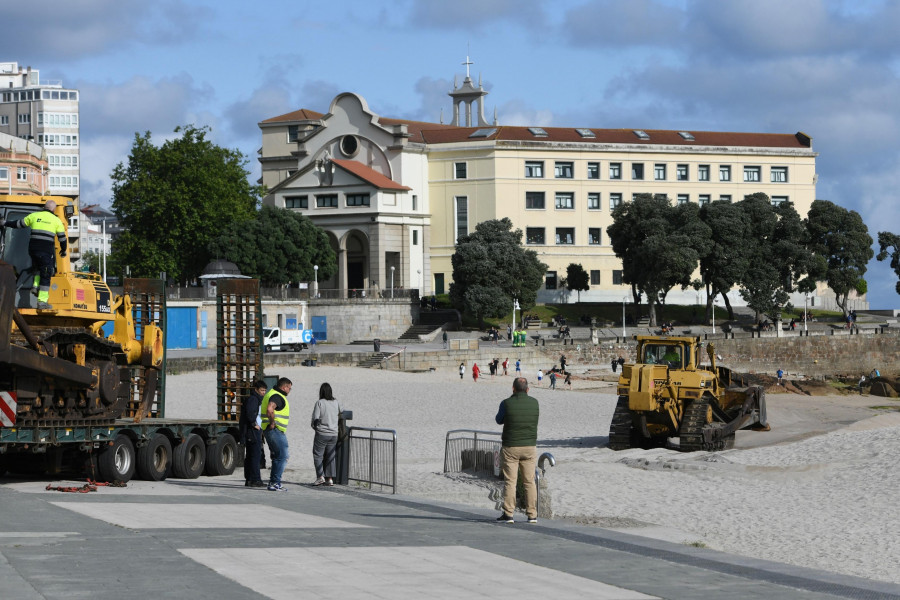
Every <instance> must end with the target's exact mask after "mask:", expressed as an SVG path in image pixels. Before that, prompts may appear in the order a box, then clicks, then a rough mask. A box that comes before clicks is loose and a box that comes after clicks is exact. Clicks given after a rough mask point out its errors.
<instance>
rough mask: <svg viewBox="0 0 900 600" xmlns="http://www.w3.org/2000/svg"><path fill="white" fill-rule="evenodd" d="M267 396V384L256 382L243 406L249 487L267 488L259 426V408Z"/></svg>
mask: <svg viewBox="0 0 900 600" xmlns="http://www.w3.org/2000/svg"><path fill="white" fill-rule="evenodd" d="M265 394H266V384H265V382H263V381H254V382H253V390H251V392H250V397H248V398H247V400H246V401H244V404H243V406H241V421H240V427H241V432H240V433H241V439H242V440H243V441H244V447H245V448H246V450H247V454H246V456H245V457H244V485H245V486H247V487H265V486H266V484H265V483H263V481H262V476H261V475H260V473H259V462H260V456H261V455H262V429H260V424H259V420H260V418H259V407H260V405H261V404H262V399H263V396H264V395H265Z"/></svg>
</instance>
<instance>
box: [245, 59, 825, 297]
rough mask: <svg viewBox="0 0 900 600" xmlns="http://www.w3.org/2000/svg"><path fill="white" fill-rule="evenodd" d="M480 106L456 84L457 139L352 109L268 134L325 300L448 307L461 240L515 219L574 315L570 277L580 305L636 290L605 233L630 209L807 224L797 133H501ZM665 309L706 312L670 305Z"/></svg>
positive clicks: (266, 129)
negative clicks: (373, 298)
mask: <svg viewBox="0 0 900 600" xmlns="http://www.w3.org/2000/svg"><path fill="white" fill-rule="evenodd" d="M486 94H487V92H486V91H484V89H483V87H482V86H481V83H480V81H479V83H478V84H477V85H476V84H475V83H474V82H473V81H472V80H471V78H470V77H469V76H466V78H465V79H464V80H463V82H462V84H455V85H454V90H453V91H452V92H450V96H451V98H452V101H453V112H452V119H451V122H450V123H448V124H444V123H425V122H420V121H411V120H405V119H396V118H387V117H383V116H381V115H377V114H375V113H373V112H372V111H371V110H370V109H369V108H368V105H367V104H366V101H365V99H363V98H362V97H361V96H359V95H356V94H352V93H344V94H340V95H339V96H337V97H336V98H335V99H334V100H333V101H332V103H331V106H330V107H329V108H328V111H327V112H326V113H319V112H315V111H311V110H307V109H303V110H298V111H295V112H292V113H288V114H285V115H281V116H277V117H273V118H271V119H267V120H265V121H263V122H261V123H260V124H259V127H260V129H261V131H262V141H263V143H262V150H261V153H260V162H261V165H262V180H261V181H262V183H263V184H264V185H265V186H266V187H267V189H268V194H267V195H266V196H265V198H264V200H263V202H264V203H265V204H271V205H274V206H278V207H284V208H289V209H292V210H297V211H299V212H302V213H303V214H304V215H306V216H308V217H309V218H311V219H312V220H313V221H314V222H315V223H316V224H317V225H319V226H320V227H323V228H324V229H325V230H326V231H327V232H328V235H329V239H330V241H331V244H332V246H333V247H334V249H335V251H336V252H337V255H338V257H339V265H338V267H339V268H338V275H337V276H335V278H333V279H332V280H331V281H326V282H319V284H320V287H321V288H322V289H328V288H332V289H335V290H353V289H381V290H384V289H387V288H389V287H393V288H395V289H396V288H399V287H403V288H407V289H416V290H421V293H423V294H427V295H430V294H432V293H438V294H440V293H445V292H447V291H448V289H449V284H450V282H451V280H452V266H451V262H450V257H451V256H452V255H453V253H454V250H455V243H456V240H457V239H458V238H459V237H460V236H462V235H465V234H467V233H469V232H472V231H474V229H475V226H476V225H477V224H478V223H480V222H483V221H486V220H490V219H499V218H503V217H509V218H510V219H511V220H512V222H513V224H514V226H515V228H517V229H520V230H521V231H522V233H523V237H522V243H523V245H525V246H526V247H528V248H530V249H533V250H535V251H536V252H537V253H538V256H539V258H540V260H541V261H542V262H544V263H546V264H547V265H548V269H547V273H546V276H545V283H544V286H543V289H542V290H541V291H540V292H539V294H538V301H539V302H568V301H575V295H574V294H571V295H570V294H569V293H568V292H567V291H566V290H565V289H563V286H562V285H561V284H560V280H561V279H562V278H563V277H564V276H565V272H566V267H567V265H569V264H570V263H579V264H581V265H582V267H583V268H584V269H585V271H587V272H588V273H589V274H590V290H589V291H588V292H582V293H581V300H582V301H596V302H600V301H604V302H609V301H621V300H622V298H623V296H625V295H627V294H629V293H630V286H628V285H625V284H623V283H622V273H621V261H619V259H617V258H616V256H615V255H614V253H613V251H612V247H611V246H610V244H609V239H608V237H607V235H606V228H607V227H608V226H609V225H610V224H611V223H612V216H611V212H612V210H613V209H614V208H615V207H616V206H618V205H619V204H621V203H622V202H628V201H630V200H631V199H632V198H633V197H634V195H636V194H641V193H649V194H659V195H665V196H666V197H668V198H669V200H670V201H671V202H673V203H686V202H693V203H698V204H701V205H702V204H706V203H709V202H712V201H715V200H730V201H738V200H741V199H743V198H744V196H746V195H749V194H753V193H756V192H764V193H766V194H767V195H768V196H769V197H770V198H771V200H772V202H773V203H779V202H786V201H790V202H792V203H793V204H794V206H795V208H796V209H797V211H798V212H799V213H800V214H801V215H803V216H805V215H806V214H807V212H808V211H809V208H810V206H811V204H812V202H813V200H814V199H815V190H816V179H817V176H816V156H817V155H816V153H815V152H814V151H813V148H812V139H811V138H810V137H809V136H807V135H806V134H804V133H801V132H797V133H783V134H768V133H730V132H709V131H693V130H692V131H668V130H639V129H597V128H589V127H585V128H576V127H537V126H535V127H524V126H522V127H518V126H501V125H499V124H498V122H497V118H496V115H494V117H493V119H492V120H491V121H490V122H489V121H488V120H487V119H486V118H485V116H484V99H485V96H486ZM823 292H824V290H823ZM729 299H730V300H731V301H732V303H733V304H735V305H742V304H744V302H743V301H742V300H741V299H740V297H739V296H738V295H737V292H736V291H734V292H730V293H729ZM668 301H670V302H679V303H695V302H697V303H699V302H701V301H705V298H700V297H699V296H698V295H697V293H696V292H694V291H692V290H688V291H687V292H681V291H680V290H677V289H676V290H672V292H671V293H670V295H669V297H668ZM799 303H800V304H801V305H802V303H803V299H802V297H800V298H799ZM795 304H796V302H795Z"/></svg>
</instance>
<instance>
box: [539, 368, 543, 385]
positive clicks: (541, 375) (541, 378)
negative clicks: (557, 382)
mask: <svg viewBox="0 0 900 600" xmlns="http://www.w3.org/2000/svg"><path fill="white" fill-rule="evenodd" d="M543 380H544V372H543V371H541V370H540V369H538V387H541V382H542V381H543Z"/></svg>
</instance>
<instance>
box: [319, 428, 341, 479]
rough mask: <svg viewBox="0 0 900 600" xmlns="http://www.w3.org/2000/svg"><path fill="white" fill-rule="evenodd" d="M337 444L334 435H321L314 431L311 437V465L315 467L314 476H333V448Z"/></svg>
mask: <svg viewBox="0 0 900 600" xmlns="http://www.w3.org/2000/svg"><path fill="white" fill-rule="evenodd" d="M336 446H337V436H336V435H322V434H321V433H318V432H316V437H315V438H314V439H313V465H315V467H316V477H330V478H333V477H334V476H335V468H334V467H335V465H334V449H335V447H336Z"/></svg>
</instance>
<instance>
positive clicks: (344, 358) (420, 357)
mask: <svg viewBox="0 0 900 600" xmlns="http://www.w3.org/2000/svg"><path fill="white" fill-rule="evenodd" d="M710 343H712V344H714V346H715V351H716V354H718V355H720V356H721V357H722V360H721V361H720V364H722V365H723V366H727V367H730V368H732V369H735V370H737V371H740V372H747V373H769V374H774V373H775V371H777V370H778V369H779V368H781V369H784V370H785V371H786V372H787V373H788V374H789V375H805V376H808V377H817V378H820V377H826V376H833V375H849V376H853V377H858V376H859V375H861V374H863V373H865V374H868V373H869V372H870V371H871V370H872V369H873V368H877V369H878V370H879V371H881V373H882V374H883V375H888V374H898V373H900V331H893V330H886V331H885V333H883V334H880V333H879V334H865V335H853V336H847V335H841V336H810V337H792V338H738V339H727V340H726V339H715V340H711V341H710ZM635 347H636V343H635V342H627V343H622V342H617V341H616V340H606V341H601V343H600V344H598V345H591V344H588V343H582V344H580V345H578V344H576V345H574V346H563V345H560V344H553V345H549V344H548V345H546V346H526V347H522V348H509V347H502V346H501V347H495V346H493V345H491V344H488V343H482V344H481V345H480V347H479V348H477V349H467V350H434V351H430V352H404V353H402V354H400V355H399V356H398V357H395V358H393V359H391V360H390V361H388V362H387V363H386V365H385V368H388V369H398V370H404V371H428V370H430V369H441V370H451V371H455V370H456V369H458V368H459V364H460V363H465V367H466V375H465V376H466V377H467V378H468V377H471V376H472V371H471V369H472V362H473V361H475V362H477V363H478V365H479V366H480V367H481V369H482V372H483V373H484V374H487V375H488V376H489V370H488V366H487V365H488V362H489V361H490V360H491V359H493V358H495V357H496V358H499V359H500V362H501V363H502V362H503V359H505V358H509V363H510V365H509V372H510V374H512V373H513V372H514V370H515V362H516V359H520V360H521V361H522V370H523V374H524V375H525V376H526V377H528V378H529V380H531V379H534V377H535V375H536V374H537V370H538V369H539V368H541V369H543V370H544V371H545V372H546V371H547V369H549V368H551V367H553V365H555V364H558V363H559V356H560V354H565V355H566V357H567V359H568V362H569V364H570V365H571V366H573V367H575V368H576V369H577V370H579V371H580V370H582V369H584V368H594V369H607V368H609V363H610V361H611V360H612V359H613V358H616V357H619V356H622V357H624V358H625V360H626V361H627V362H631V361H633V360H634V352H635ZM370 354H371V349H370V348H367V347H365V346H360V351H359V352H336V353H327V354H322V353H319V354H317V353H316V352H315V351H313V352H311V353H307V352H302V353H285V354H281V353H277V352H272V353H268V354H266V370H267V371H268V372H270V373H271V372H273V370H276V369H277V368H278V367H286V366H299V365H301V364H303V361H305V360H307V359H308V358H309V357H310V356H314V357H315V358H316V359H317V363H318V364H320V365H343V366H355V365H357V364H358V363H359V362H361V361H362V360H364V359H366V358H367V357H368V356H369V355H370ZM704 356H705V354H704ZM215 368H216V360H215V357H204V358H180V359H170V360H169V366H168V372H169V373H184V372H187V371H195V370H214V369H215Z"/></svg>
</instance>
